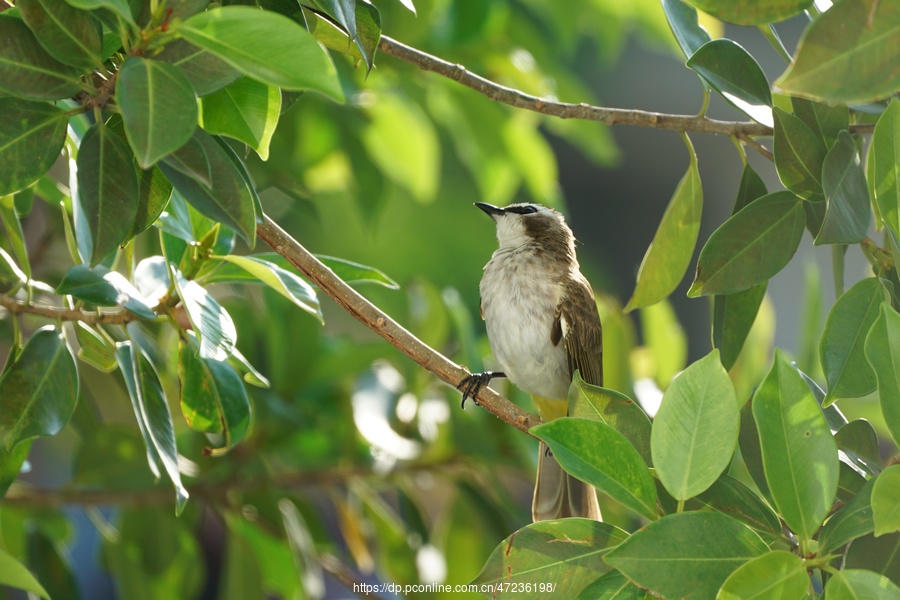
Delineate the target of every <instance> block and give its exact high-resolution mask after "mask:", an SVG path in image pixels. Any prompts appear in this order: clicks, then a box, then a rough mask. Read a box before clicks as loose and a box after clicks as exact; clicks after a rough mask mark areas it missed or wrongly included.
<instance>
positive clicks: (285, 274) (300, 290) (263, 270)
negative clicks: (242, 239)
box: [217, 255, 322, 322]
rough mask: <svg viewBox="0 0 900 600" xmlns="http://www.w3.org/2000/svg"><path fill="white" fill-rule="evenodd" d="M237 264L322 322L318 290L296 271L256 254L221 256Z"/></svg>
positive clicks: (220, 257)
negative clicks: (317, 296)
mask: <svg viewBox="0 0 900 600" xmlns="http://www.w3.org/2000/svg"><path fill="white" fill-rule="evenodd" d="M217 258H219V259H221V260H224V261H228V262H230V263H232V264H235V265H237V266H239V267H241V268H242V269H244V270H245V271H247V272H248V273H250V274H251V275H253V276H254V277H255V278H257V279H259V280H260V281H262V282H263V283H265V284H266V285H267V286H269V287H270V288H272V289H273V290H275V291H276V292H278V293H279V294H281V295H282V296H284V297H285V298H287V299H288V300H290V301H291V302H293V303H294V304H296V305H297V306H299V307H300V308H302V309H303V310H305V311H306V312H308V313H309V314H311V315H313V316H314V317H316V318H317V319H319V321H320V322H322V310H321V308H320V307H319V299H318V298H316V292H315V290H313V289H312V286H310V285H309V284H308V283H306V282H305V281H303V280H302V279H300V277H299V276H297V275H295V274H294V273H292V272H290V271H288V270H286V269H282V268H281V267H279V266H278V265H275V264H273V263H270V262H268V261H265V260H263V259H261V258H259V257H255V256H234V255H229V256H219V257H217Z"/></svg>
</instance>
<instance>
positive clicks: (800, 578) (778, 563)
mask: <svg viewBox="0 0 900 600" xmlns="http://www.w3.org/2000/svg"><path fill="white" fill-rule="evenodd" d="M808 586H809V575H807V574H806V566H805V565H804V564H803V561H802V560H801V559H800V557H799V556H797V555H796V554H791V553H790V552H785V551H784V550H776V551H775V552H769V553H767V554H763V555H762V556H757V557H756V558H754V559H753V560H751V561H749V562H747V563H745V564H743V565H741V566H740V567H738V568H737V569H736V570H735V571H734V572H733V573H732V574H731V575H729V576H728V579H726V580H725V583H723V584H722V588H721V590H719V593H718V595H717V596H716V598H717V599H719V600H763V599H765V598H781V599H782V600H789V599H792V598H793V599H796V600H801V599H802V598H805V597H806V588H807V587H808Z"/></svg>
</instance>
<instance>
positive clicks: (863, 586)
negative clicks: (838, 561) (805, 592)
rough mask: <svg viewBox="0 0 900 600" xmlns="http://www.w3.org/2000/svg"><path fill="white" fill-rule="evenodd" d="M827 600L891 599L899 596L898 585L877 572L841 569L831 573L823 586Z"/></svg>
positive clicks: (899, 589)
mask: <svg viewBox="0 0 900 600" xmlns="http://www.w3.org/2000/svg"><path fill="white" fill-rule="evenodd" d="M825 598H827V599H828V600H859V599H860V598H865V599H866V600H893V599H895V598H900V587H898V586H897V584H896V583H894V582H893V581H891V580H890V579H888V578H887V577H885V576H884V575H880V574H878V573H873V572H872V571H867V570H865V569H843V570H841V571H838V572H837V573H835V574H834V575H832V576H831V577H830V578H829V579H828V585H826V586H825Z"/></svg>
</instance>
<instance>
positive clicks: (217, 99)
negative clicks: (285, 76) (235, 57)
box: [200, 77, 281, 160]
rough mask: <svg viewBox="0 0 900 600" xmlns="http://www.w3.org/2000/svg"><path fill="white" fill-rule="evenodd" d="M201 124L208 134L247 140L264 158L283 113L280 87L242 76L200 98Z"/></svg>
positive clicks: (266, 158) (242, 140)
mask: <svg viewBox="0 0 900 600" xmlns="http://www.w3.org/2000/svg"><path fill="white" fill-rule="evenodd" d="M200 106H201V112H200V125H201V126H202V127H203V129H205V130H206V131H208V132H209V133H213V134H218V135H224V136H228V137H231V138H234V139H236V140H240V141H241V142H244V143H245V144H247V145H248V146H250V147H251V148H253V150H255V151H256V153H257V154H258V155H259V157H260V158H261V159H263V160H268V158H269V142H270V141H271V140H272V134H273V133H275V126H276V125H277V124H278V117H279V115H280V114H281V93H280V92H279V91H278V88H275V87H272V86H268V85H265V84H264V83H259V82H258V81H255V80H253V79H250V78H249V77H242V78H241V79H238V80H237V81H235V82H234V83H232V84H231V85H229V86H227V87H225V88H223V89H221V90H219V91H217V92H214V93H212V94H210V95H208V96H206V97H204V98H202V99H201V100H200Z"/></svg>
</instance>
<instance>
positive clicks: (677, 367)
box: [641, 300, 688, 389]
mask: <svg viewBox="0 0 900 600" xmlns="http://www.w3.org/2000/svg"><path fill="white" fill-rule="evenodd" d="M641 330H642V331H643V334H644V344H645V345H646V346H647V347H648V348H649V350H650V355H651V356H652V357H653V363H654V364H653V367H654V368H653V370H652V372H653V378H654V379H655V380H656V385H658V386H659V387H660V389H666V388H667V387H669V384H670V383H671V382H672V378H673V377H675V376H676V375H678V373H680V372H681V370H682V369H684V367H685V366H686V365H687V356H688V341H687V334H686V333H685V331H684V329H683V328H682V327H681V324H680V323H679V322H678V316H677V315H676V314H675V309H674V308H672V304H671V303H670V302H669V301H668V300H662V301H660V302H657V303H656V304H651V305H650V306H647V307H644V308H642V309H641Z"/></svg>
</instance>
